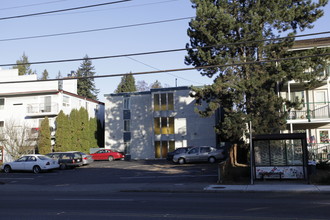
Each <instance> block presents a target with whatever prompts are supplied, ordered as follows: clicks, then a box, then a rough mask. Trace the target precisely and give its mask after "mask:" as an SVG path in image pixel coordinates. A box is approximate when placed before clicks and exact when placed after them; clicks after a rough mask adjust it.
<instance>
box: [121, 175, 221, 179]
mask: <svg viewBox="0 0 330 220" xmlns="http://www.w3.org/2000/svg"><path fill="white" fill-rule="evenodd" d="M201 176H203V177H211V176H213V177H214V176H217V175H180V176H174V175H170V176H127V177H120V179H151V178H152V179H153V178H183V177H201Z"/></svg>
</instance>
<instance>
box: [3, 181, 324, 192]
mask: <svg viewBox="0 0 330 220" xmlns="http://www.w3.org/2000/svg"><path fill="white" fill-rule="evenodd" d="M1 191H2V192H12V191H15V192H77V191H81V192H104V193H105V192H108V193H115V192H172V193H221V192H285V193H330V185H310V184H285V183H283V184H262V183H261V184H260V183H258V184H254V185H210V184H207V183H193V184H165V183H164V184H152V183H139V184H130V183H127V184H79V185H18V184H3V185H0V192H1Z"/></svg>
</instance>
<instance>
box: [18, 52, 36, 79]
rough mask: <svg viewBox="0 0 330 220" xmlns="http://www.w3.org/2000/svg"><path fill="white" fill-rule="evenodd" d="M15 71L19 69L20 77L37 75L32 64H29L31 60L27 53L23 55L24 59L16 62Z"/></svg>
mask: <svg viewBox="0 0 330 220" xmlns="http://www.w3.org/2000/svg"><path fill="white" fill-rule="evenodd" d="M13 69H18V75H32V74H36V72H35V71H32V69H31V64H29V58H28V56H26V55H25V53H23V55H22V57H21V58H20V59H19V60H17V61H16V65H15V66H13Z"/></svg>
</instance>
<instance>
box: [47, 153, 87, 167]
mask: <svg viewBox="0 0 330 220" xmlns="http://www.w3.org/2000/svg"><path fill="white" fill-rule="evenodd" d="M46 156H48V157H50V158H53V159H54V160H57V161H58V163H59V165H60V169H61V170H64V169H67V168H74V167H79V166H82V165H83V158H82V155H81V154H80V153H79V152H53V153H49V154H46Z"/></svg>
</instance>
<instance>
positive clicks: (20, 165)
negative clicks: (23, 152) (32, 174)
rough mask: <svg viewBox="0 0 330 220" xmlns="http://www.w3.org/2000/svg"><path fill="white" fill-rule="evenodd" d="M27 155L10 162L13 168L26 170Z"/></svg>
mask: <svg viewBox="0 0 330 220" xmlns="http://www.w3.org/2000/svg"><path fill="white" fill-rule="evenodd" d="M27 158H28V157H27V156H23V157H21V158H19V159H17V160H15V161H14V162H13V163H11V164H10V166H11V169H12V170H24V166H25V163H26V160H27Z"/></svg>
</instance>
